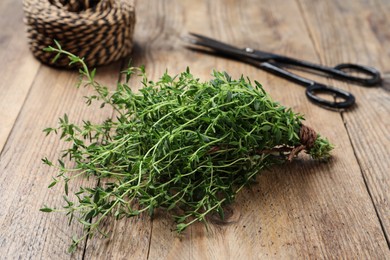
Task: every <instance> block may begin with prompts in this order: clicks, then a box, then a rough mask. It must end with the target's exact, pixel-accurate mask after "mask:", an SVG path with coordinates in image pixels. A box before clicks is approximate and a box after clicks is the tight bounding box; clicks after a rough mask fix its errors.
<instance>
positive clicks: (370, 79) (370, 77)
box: [334, 63, 381, 86]
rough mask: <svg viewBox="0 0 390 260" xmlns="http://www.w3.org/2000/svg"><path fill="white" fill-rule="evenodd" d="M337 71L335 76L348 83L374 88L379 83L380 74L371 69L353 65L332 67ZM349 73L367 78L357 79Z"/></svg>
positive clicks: (343, 64) (345, 64) (344, 64)
mask: <svg viewBox="0 0 390 260" xmlns="http://www.w3.org/2000/svg"><path fill="white" fill-rule="evenodd" d="M334 69H335V70H336V71H337V73H336V76H338V77H341V78H343V79H346V80H348V81H352V82H356V83H359V84H360V85H363V86H374V85H378V84H379V83H380V82H381V75H380V72H379V71H378V70H377V69H375V68H372V67H368V66H363V65H358V64H353V63H342V64H339V65H337V66H335V67H334ZM351 72H357V73H360V74H364V75H366V76H367V77H364V76H363V77H359V76H354V75H351V74H350V73H351Z"/></svg>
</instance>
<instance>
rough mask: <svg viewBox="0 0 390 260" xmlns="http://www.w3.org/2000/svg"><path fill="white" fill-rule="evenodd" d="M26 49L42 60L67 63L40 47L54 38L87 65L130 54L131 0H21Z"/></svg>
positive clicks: (104, 62) (132, 4) (48, 43)
mask: <svg viewBox="0 0 390 260" xmlns="http://www.w3.org/2000/svg"><path fill="white" fill-rule="evenodd" d="M23 7H24V13H25V23H26V25H27V35H28V38H29V44H30V49H31V51H32V53H33V55H34V56H35V57H36V58H37V59H39V60H40V61H42V62H43V63H46V64H50V65H54V66H57V67H67V66H68V64H69V60H68V59H67V58H66V57H63V58H60V59H58V60H57V61H56V63H55V64H52V63H51V60H52V59H53V58H54V56H55V55H53V54H52V53H48V52H44V51H43V49H44V48H46V47H48V46H50V45H53V43H54V40H57V41H58V42H59V43H60V45H61V47H62V49H64V50H66V51H69V52H71V53H73V54H75V55H77V56H79V57H84V58H85V62H86V63H87V64H88V66H90V67H94V66H99V65H104V64H108V63H111V62H113V61H116V60H119V59H120V58H123V57H125V56H127V55H129V54H130V52H131V50H132V47H133V33H134V25H135V9H134V0H24V1H23Z"/></svg>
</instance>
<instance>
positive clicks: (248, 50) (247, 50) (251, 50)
mask: <svg viewBox="0 0 390 260" xmlns="http://www.w3.org/2000/svg"><path fill="white" fill-rule="evenodd" d="M245 51H246V52H250V53H253V52H255V51H254V50H253V49H252V48H248V47H247V48H245Z"/></svg>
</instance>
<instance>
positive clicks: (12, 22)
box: [0, 0, 39, 151]
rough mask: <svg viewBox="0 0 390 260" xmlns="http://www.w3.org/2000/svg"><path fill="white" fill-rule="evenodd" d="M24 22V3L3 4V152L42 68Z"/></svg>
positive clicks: (0, 133) (0, 52) (0, 143)
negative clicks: (31, 52) (32, 47)
mask: <svg viewBox="0 0 390 260" xmlns="http://www.w3.org/2000/svg"><path fill="white" fill-rule="evenodd" d="M22 19H23V9H22V3H21V1H12V0H2V1H1V3H0V28H1V33H0V61H1V62H2V66H1V70H0V79H1V80H0V93H1V94H0V97H1V98H0V118H1V123H0V151H1V150H2V149H3V147H4V145H5V143H6V141H7V138H8V136H9V134H10V132H11V130H12V127H13V125H14V123H15V120H16V118H17V116H18V114H19V111H20V109H21V107H22V105H23V103H24V101H25V99H26V96H27V94H28V91H29V89H30V86H31V84H32V82H33V80H34V77H35V74H36V73H37V71H38V68H39V63H38V62H37V61H36V60H35V59H34V58H33V56H32V55H31V54H30V51H29V50H28V45H27V41H26V39H25V27H24V24H23V23H22Z"/></svg>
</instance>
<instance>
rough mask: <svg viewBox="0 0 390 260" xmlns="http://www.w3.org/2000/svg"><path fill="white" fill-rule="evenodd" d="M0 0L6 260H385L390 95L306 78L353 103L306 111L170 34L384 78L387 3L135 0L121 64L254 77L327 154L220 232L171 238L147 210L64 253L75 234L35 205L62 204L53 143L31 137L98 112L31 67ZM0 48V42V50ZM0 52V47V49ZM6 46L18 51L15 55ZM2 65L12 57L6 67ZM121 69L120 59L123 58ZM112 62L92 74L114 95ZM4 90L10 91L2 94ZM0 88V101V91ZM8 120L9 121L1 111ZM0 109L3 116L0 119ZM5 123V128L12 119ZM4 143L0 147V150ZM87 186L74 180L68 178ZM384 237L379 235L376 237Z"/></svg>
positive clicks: (266, 184)
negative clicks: (346, 65) (130, 50)
mask: <svg viewBox="0 0 390 260" xmlns="http://www.w3.org/2000/svg"><path fill="white" fill-rule="evenodd" d="M11 2H13V1H2V2H1V3H0V13H1V14H2V15H1V17H0V25H3V26H6V25H7V24H9V23H10V20H12V21H14V22H13V26H14V28H17V31H13V30H12V29H11V27H10V28H8V29H7V28H6V29H5V31H4V30H3V31H2V32H0V46H1V47H2V48H1V50H0V58H2V60H3V61H4V59H5V60H7V61H8V63H5V64H7V65H6V66H4V67H5V69H2V70H1V71H0V76H2V79H4V80H2V82H1V83H0V90H1V91H2V94H1V97H2V98H1V100H0V108H2V110H1V111H2V112H0V113H1V115H2V117H3V118H4V122H6V124H0V129H1V131H0V151H1V150H2V152H1V155H0V198H1V199H2V206H1V210H0V234H1V235H0V254H1V256H2V257H5V258H9V259H15V258H20V259H26V258H32V259H40V258H44V259H49V258H50V259H67V258H76V259H84V258H85V259H130V258H132V259H145V258H148V259H239V258H242V259H259V258H275V259H280V258H298V257H299V258H355V259H356V258H360V259H366V258H372V259H385V258H389V257H390V254H389V241H388V238H389V232H390V218H389V214H390V210H389V184H390V183H389V177H388V172H390V167H389V165H390V160H389V154H390V139H389V130H390V129H389V128H390V127H389V120H388V115H389V110H390V93H389V88H388V87H386V86H385V87H382V88H379V87H376V88H370V89H367V88H363V87H358V86H355V85H349V84H345V83H340V82H337V81H330V80H328V81H327V80H326V79H323V78H322V79H321V78H317V79H319V80H322V81H323V82H327V83H329V84H332V85H334V86H336V87H340V88H345V89H348V90H349V91H351V92H353V93H354V94H355V95H356V97H357V99H358V105H357V106H356V108H355V109H353V110H352V111H348V112H344V113H338V112H332V111H327V110H324V109H321V108H319V107H317V106H314V105H312V104H311V103H309V102H308V101H307V99H306V97H305V95H304V89H303V88H302V87H300V86H297V85H295V84H292V83H289V82H287V81H285V80H282V79H279V78H277V77H275V76H272V75H270V74H268V73H266V72H263V71H261V70H258V69H257V68H254V67H251V66H249V65H245V64H242V63H239V62H235V61H231V60H226V59H222V58H216V57H212V56H207V55H203V54H200V53H195V52H191V51H190V50H187V49H186V48H184V47H183V44H182V42H181V40H180V37H181V36H182V35H184V34H185V33H187V32H188V31H192V32H199V33H202V34H205V35H209V36H212V37H215V38H219V39H221V40H224V41H227V42H230V43H232V44H235V45H240V46H243V47H244V46H248V45H250V46H251V47H253V48H259V49H264V50H269V51H274V52H278V53H282V54H287V55H290V56H294V57H298V58H302V59H306V60H311V61H314V62H321V63H324V64H327V65H335V64H337V63H341V62H358V63H361V64H370V65H372V66H375V67H378V68H380V69H381V71H382V72H383V73H385V74H390V73H389V72H390V62H389V60H390V59H389V58H390V48H389V47H388V46H390V37H389V36H390V34H389V29H388V28H390V27H389V25H390V22H389V21H390V15H389V11H390V5H389V3H388V2H386V1H375V0H371V1H343V2H342V3H341V2H339V1H336V0H334V1H333V2H332V1H315V2H314V1H306V0H298V1H285V0H272V1H271V0H265V1H261V4H259V3H258V1H255V0H245V1H233V0H230V1H222V0H218V1H206V0H204V1H179V0H176V1H159V0H154V1H138V2H137V20H138V23H137V26H136V35H135V39H136V43H137V45H136V48H135V50H134V54H133V55H132V59H133V64H135V65H141V64H144V65H145V66H146V69H147V71H148V74H149V75H150V78H153V79H157V77H158V76H160V75H162V73H163V72H164V71H165V70H166V69H168V71H169V72H170V73H172V74H175V73H179V72H181V71H183V70H184V69H185V68H186V67H187V66H190V67H191V71H192V72H193V73H194V74H195V75H198V76H199V77H200V78H202V79H205V80H206V79H207V78H208V77H209V75H210V73H211V71H212V70H213V69H217V70H225V71H227V72H229V73H230V74H232V75H233V76H234V77H238V76H240V75H241V74H244V75H248V76H249V77H250V78H252V79H257V80H258V81H260V82H261V83H262V84H263V85H264V87H265V89H266V90H267V91H269V92H270V93H271V95H272V96H273V97H274V99H276V100H279V101H280V102H281V103H282V104H284V105H286V106H290V107H292V108H293V109H294V110H295V111H299V112H301V113H302V114H305V115H306V120H307V124H308V125H311V126H313V127H314V128H315V129H318V130H319V131H320V132H321V133H322V134H323V135H324V136H327V137H329V139H330V140H331V141H332V142H333V143H334V144H335V145H336V149H335V151H334V158H333V159H332V160H331V161H330V162H329V163H320V162H314V161H311V160H308V159H307V158H306V157H305V156H303V157H301V159H300V160H298V161H296V162H293V163H292V164H290V165H284V166H280V167H276V168H273V169H272V170H271V171H267V172H264V173H262V175H260V176H259V177H258V183H257V184H256V185H253V186H251V187H250V188H248V189H244V190H243V191H242V192H241V194H240V195H239V196H238V198H237V201H236V202H235V203H234V204H232V205H231V206H230V207H229V208H228V209H227V214H226V215H227V218H226V220H225V221H224V222H221V221H220V220H218V219H217V218H213V217H211V218H210V219H209V220H210V223H211V224H210V226H209V230H208V231H207V230H206V229H205V228H204V226H203V225H202V224H196V225H194V226H192V227H191V228H190V229H189V230H187V231H186V232H185V233H184V234H183V235H181V236H178V235H177V234H176V233H174V232H172V231H171V229H172V228H173V225H174V223H173V222H172V220H171V219H170V218H169V216H167V215H166V214H164V212H157V214H156V216H155V217H154V219H153V220H150V219H149V218H148V216H146V215H145V216H141V217H139V218H136V219H129V220H121V221H117V222H115V221H113V222H110V223H107V228H109V229H111V230H112V233H111V234H110V237H109V238H108V239H105V240H103V239H97V238H94V239H89V240H86V241H85V243H84V244H83V245H81V246H80V250H78V251H77V252H76V253H75V254H74V255H69V254H67V253H66V249H67V247H68V245H69V242H70V237H71V236H72V235H73V234H75V233H76V234H80V232H81V227H80V226H77V225H71V226H70V227H69V226H68V225H67V223H66V218H65V217H64V216H62V215H58V214H57V215H55V214H44V213H41V212H39V211H38V209H39V208H40V207H41V206H42V205H43V204H44V203H46V204H49V205H58V206H59V205H62V195H61V193H60V192H62V190H61V187H58V188H56V189H54V190H52V191H49V190H47V189H46V187H47V185H48V184H49V183H50V180H51V176H52V174H53V172H51V171H49V170H48V169H47V168H46V167H43V166H42V165H41V162H40V158H42V157H44V156H51V157H53V158H54V157H55V156H56V154H58V152H59V151H60V149H61V146H62V144H61V143H60V142H58V140H56V138H55V137H52V138H51V137H50V138H45V137H44V134H43V133H42V129H43V128H45V127H47V126H50V125H54V124H55V123H56V121H57V118H58V117H59V116H62V115H63V114H64V113H68V114H69V117H71V118H72V119H74V120H76V121H80V120H82V119H84V118H90V119H93V120H96V121H98V120H101V119H103V118H105V117H107V116H109V115H110V114H111V111H110V110H97V109H95V110H93V109H90V108H87V107H86V106H85V105H84V104H83V99H82V97H83V96H84V95H85V94H86V93H90V90H88V89H76V88H74V87H73V86H74V85H75V83H76V81H77V79H78V76H77V74H76V73H72V72H69V71H59V70H55V69H51V68H48V67H46V66H42V65H40V64H39V63H38V62H36V61H35V60H34V59H33V58H32V56H31V54H29V52H28V47H27V44H26V43H25V39H24V34H23V33H22V32H21V31H22V30H23V24H22V21H21V18H22V12H21V10H20V8H21V6H20V4H13V3H11ZM1 39H6V40H1ZM4 42H5V44H4ZM15 46H16V47H15ZM12 57H17V58H15V60H14V59H13V58H12ZM123 64H125V61H124V62H123ZM119 71H120V63H119V62H118V63H116V64H113V65H111V66H107V67H103V68H99V69H98V75H99V77H100V78H99V80H100V81H102V82H105V83H107V84H109V85H112V86H114V82H115V81H116V80H117V78H118V76H119ZM13 90H14V91H13ZM3 91H5V93H6V94H3ZM5 111H10V113H8V112H5ZM4 112H5V113H4ZM16 118H17V119H16ZM2 147H4V148H3V149H1V148H2ZM81 182H85V180H80V183H81ZM386 237H387V239H386Z"/></svg>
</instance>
